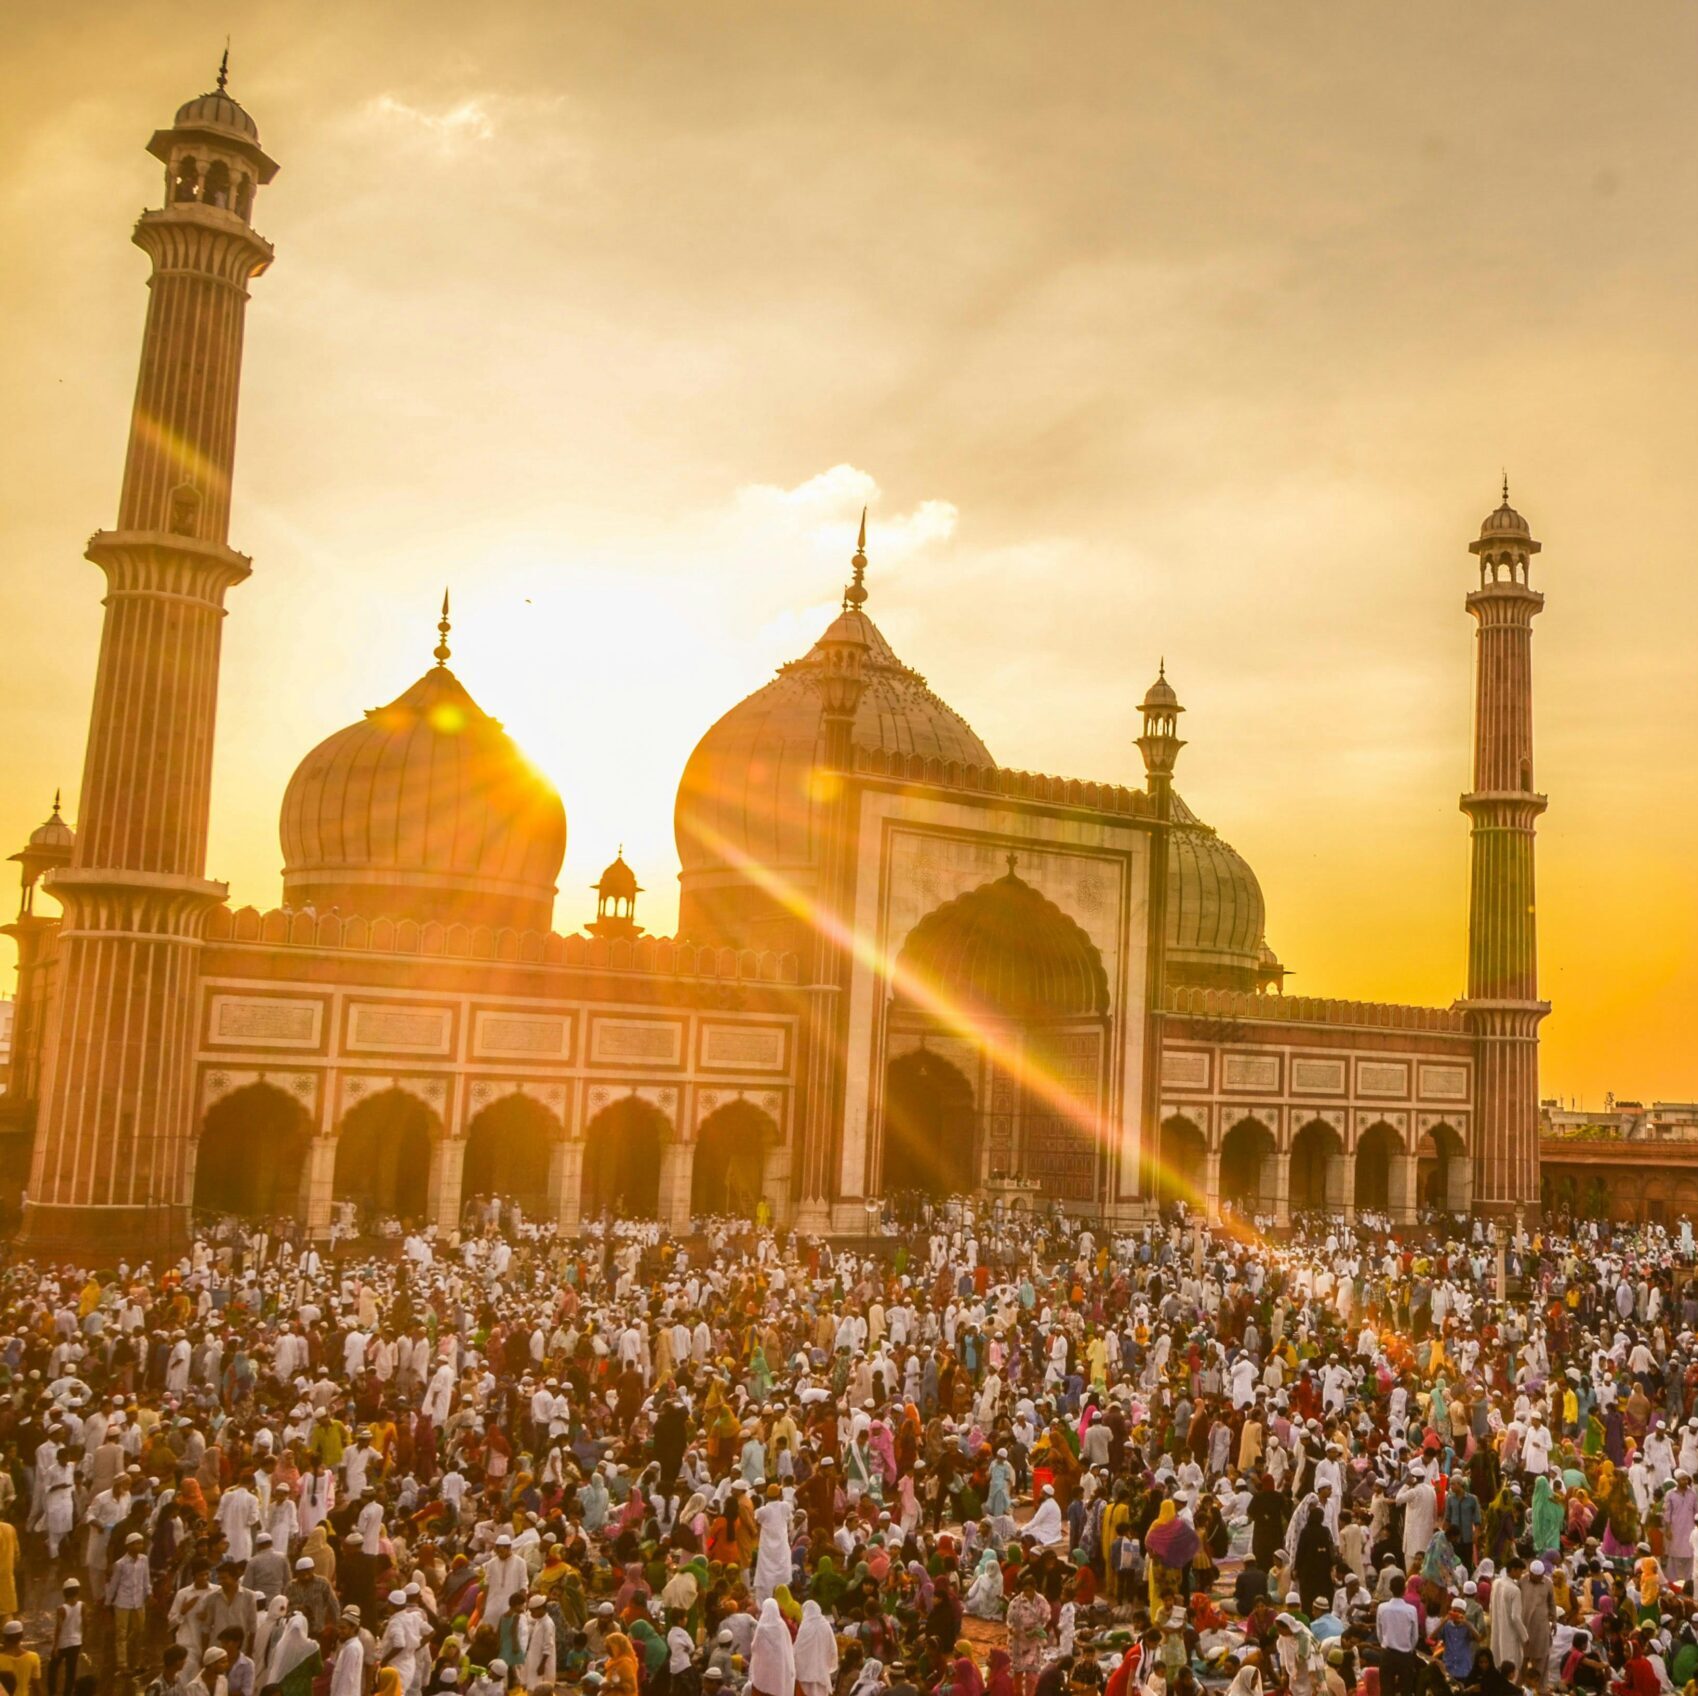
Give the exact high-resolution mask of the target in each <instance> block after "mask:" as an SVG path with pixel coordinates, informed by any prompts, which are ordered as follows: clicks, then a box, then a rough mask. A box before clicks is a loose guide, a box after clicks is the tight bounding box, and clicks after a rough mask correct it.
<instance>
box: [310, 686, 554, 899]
mask: <svg viewBox="0 0 1698 1696" xmlns="http://www.w3.org/2000/svg"><path fill="white" fill-rule="evenodd" d="M280 834H281V837H282V842H283V892H284V897H285V899H286V900H287V901H289V902H290V903H292V904H293V905H295V906H305V905H312V906H314V907H317V908H319V909H321V910H322V909H324V908H326V907H329V906H335V907H338V908H340V909H341V911H343V912H344V913H360V914H363V915H364V916H365V917H367V918H373V919H375V918H414V919H418V920H420V921H423V920H426V919H431V918H436V919H441V920H443V921H444V922H447V921H448V920H450V919H459V920H461V921H463V922H466V923H474V924H494V925H512V926H513V927H514V928H516V929H535V930H546V929H548V928H549V926H550V923H551V921H552V915H553V907H554V893H555V889H554V880H555V878H556V876H557V875H558V874H559V871H560V863H561V861H562V860H563V859H564V858H565V854H566V811H565V808H564V807H562V806H561V804H560V797H559V796H558V795H557V794H556V793H555V791H554V789H553V787H552V786H551V785H550V784H549V783H548V781H547V780H546V779H545V778H544V777H542V776H541V775H540V774H539V773H538V772H537V771H536V770H535V769H534V768H533V767H532V766H531V765H530V763H529V762H528V761H527V760H526V759H525V756H524V755H523V754H522V753H521V752H520V751H519V749H518V747H517V745H516V744H515V743H514V741H513V739H512V738H511V737H510V736H509V735H508V734H507V733H506V731H504V730H503V729H502V728H501V725H500V724H499V723H498V722H497V721H496V720H495V719H493V718H491V717H490V716H489V715H488V714H487V713H486V712H484V710H483V709H482V708H481V707H480V706H479V705H478V704H477V702H476V701H474V700H473V699H472V698H471V696H470V695H469V694H468V693H467V692H466V689H465V687H464V685H463V684H462V683H461V682H460V680H459V679H458V678H457V677H456V676H455V675H454V673H453V672H451V671H450V670H449V669H448V668H447V666H446V665H438V666H436V667H434V668H433V669H432V670H430V671H427V672H426V673H425V674H424V676H423V677H421V678H420V679H419V680H418V682H417V683H415V684H414V685H413V686H412V688H410V689H409V690H407V692H406V693H405V694H404V695H401V696H400V697H398V698H397V699H396V700H394V701H391V702H390V703H389V705H388V706H386V707H379V708H377V709H376V710H374V711H372V712H368V713H367V714H366V716H365V718H364V719H363V720H362V721H361V722H360V723H358V724H353V725H349V726H348V728H347V729H345V730H339V731H337V733H336V734H335V735H334V736H331V737H329V738H327V739H326V740H325V741H323V742H321V743H320V744H319V745H318V746H317V747H316V748H315V749H313V751H312V752H311V753H310V754H308V755H307V757H306V758H305V759H304V760H303V761H302V762H301V764H300V766H299V768H298V769H297V770H296V772H295V775H294V776H293V777H292V778H291V779H290V780H289V787H288V789H287V790H286V791H285V793H284V796H283V815H282V820H281V824H280Z"/></svg>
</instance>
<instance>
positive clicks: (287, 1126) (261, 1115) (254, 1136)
mask: <svg viewBox="0 0 1698 1696" xmlns="http://www.w3.org/2000/svg"><path fill="white" fill-rule="evenodd" d="M311 1138H312V1121H311V1119H310V1118H309V1116H308V1114H307V1110H306V1108H305V1107H303V1106H302V1105H301V1103H300V1102H299V1101H297V1100H296V1099H295V1098H294V1097H293V1096H290V1095H285V1094H284V1092H283V1091H282V1090H280V1089H278V1088H277V1086H276V1085H275V1084H268V1083H265V1082H264V1081H263V1080H262V1081H261V1082H259V1083H252V1084H249V1085H247V1087H246V1088H244V1089H238V1090H235V1091H233V1092H232V1093H231V1094H229V1095H227V1096H225V1097H224V1098H223V1100H222V1101H219V1102H216V1103H215V1104H214V1105H213V1106H212V1107H211V1108H210V1109H209V1110H208V1112H207V1115H206V1118H205V1119H204V1120H203V1121H202V1123H201V1132H200V1140H199V1142H198V1143H197V1145H196V1149H195V1206H196V1207H197V1208H198V1209H200V1210H201V1211H203V1212H207V1213H245V1214H250V1215H256V1216H264V1215H270V1214H278V1213H294V1212H296V1211H298V1210H299V1207H300V1202H301V1174H302V1172H303V1171H304V1170H305V1168H306V1160H307V1146H308V1144H309V1142H310V1141H311Z"/></svg>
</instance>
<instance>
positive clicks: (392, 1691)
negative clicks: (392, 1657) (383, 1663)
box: [376, 1667, 401, 1696]
mask: <svg viewBox="0 0 1698 1696" xmlns="http://www.w3.org/2000/svg"><path fill="white" fill-rule="evenodd" d="M376 1696H401V1669H400V1668H399V1667H379V1668H378V1673H377V1691H376Z"/></svg>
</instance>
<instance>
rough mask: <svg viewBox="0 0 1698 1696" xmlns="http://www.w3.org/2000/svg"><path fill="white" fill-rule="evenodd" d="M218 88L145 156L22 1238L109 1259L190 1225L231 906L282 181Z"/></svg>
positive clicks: (250, 124) (166, 1239)
mask: <svg viewBox="0 0 1698 1696" xmlns="http://www.w3.org/2000/svg"><path fill="white" fill-rule="evenodd" d="M225 58H226V63H225V64H224V65H222V66H220V68H219V73H218V86H217V88H216V89H215V90H213V92H211V93H210V94H203V95H201V96H200V98H199V99H196V100H191V101H190V102H189V103H188V104H187V105H186V106H184V107H182V108H181V110H179V111H178V113H177V117H176V122H175V123H174V124H173V125H172V127H171V128H170V129H168V130H160V131H158V132H157V133H156V134H155V135H154V137H153V139H152V141H150V142H149V144H148V151H149V152H150V153H151V154H152V155H153V156H154V157H155V158H156V159H157V160H159V162H160V163H161V165H162V166H163V167H164V171H165V203H164V205H163V207H162V208H161V209H160V210H159V211H157V212H144V213H143V214H142V215H141V218H140V220H139V221H138V222H137V224H136V228H135V237H134V239H135V242H136V245H137V246H138V247H139V248H141V250H142V251H143V252H144V253H145V254H146V255H147V256H148V258H149V259H150V260H151V261H152V262H153V275H152V277H151V278H150V280H149V285H148V286H149V289H150V291H151V292H150V296H149V300H148V310H147V325H146V328H145V329H144V331H143V334H142V353H141V374H140V377H139V379H138V381H137V384H136V399H135V407H134V410H133V412H132V414H131V419H130V441H129V450H128V454H127V457H126V459H125V462H124V485H123V492H122V494H121V496H120V499H119V505H118V525H117V528H116V529H113V530H104V531H101V532H99V533H98V534H96V535H95V536H94V537H93V538H92V539H91V540H90V542H89V546H88V557H89V559H91V560H92V561H93V562H94V563H95V564H96V565H98V566H99V567H100V568H101V570H102V571H104V572H105V573H106V620H105V624H104V626H103V628H102V630H101V637H100V659H99V663H98V667H97V670H96V674H95V685H94V705H93V708H92V711H91V713H90V718H89V732H88V751H87V755H86V758H85V761H84V765H83V788H82V805H81V808H80V810H79V815H78V831H77V842H76V848H75V851H74V853H73V856H72V859H71V864H70V866H69V867H67V868H66V869H65V870H63V871H60V872H57V873H55V874H53V876H52V880H51V888H52V892H53V894H54V895H55V896H57V897H58V899H59V902H60V905H61V906H62V907H63V909H64V922H63V924H62V926H61V928H60V933H59V964H58V978H57V989H56V995H55V1001H54V1006H53V1009H52V1013H51V1015H50V1019H49V1023H48V1027H47V1036H46V1053H45V1058H44V1071H43V1078H42V1101H41V1113H40V1119H39V1122H38V1126H37V1131H36V1140H35V1153H34V1159H33V1162H32V1165H31V1170H30V1181H29V1190H28V1194H27V1205H26V1209H25V1215H24V1238H25V1240H26V1241H27V1242H28V1243H29V1245H30V1246H31V1248H32V1251H33V1252H36V1253H38V1254H46V1253H51V1252H54V1251H56V1250H58V1251H64V1252H66V1253H80V1252H83V1251H88V1250H95V1249H98V1251H99V1255H100V1258H101V1260H102V1261H108V1262H109V1261H111V1260H113V1259H114V1258H115V1257H116V1256H118V1255H120V1254H124V1253H130V1254H134V1253H137V1252H159V1251H166V1250H169V1249H171V1248H172V1247H174V1246H175V1245H177V1244H179V1243H181V1242H182V1241H183V1240H184V1239H185V1237H186V1232H187V1224H188V1203H189V1194H188V1185H189V1149H190V1139H191V1129H192V1121H193V1106H192V1102H191V1100H190V1086H191V1074H192V1068H193V1053H194V1047H195V1031H194V1012H195V981H196V968H197V960H198V954H199V948H200V939H201V932H202V927H203V924H204V922H205V917H206V913H207V911H208V909H209V908H211V907H213V906H214V905H216V904H217V903H218V902H219V901H221V900H222V899H223V898H224V895H225V893H226V891H225V888H224V886H223V885H222V884H219V883H210V882H208V881H207V879H206V832H207V820H208V815H209V812H210V785H211V778H212V736H213V719H214V716H215V713H216V710H217V705H218V655H219V644H220V634H221V625H222V623H223V619H224V593H225V591H226V590H227V589H229V588H230V587H231V586H232V585H234V584H237V583H240V582H241V581H242V580H243V578H245V577H246V576H247V575H248V571H249V562H248V560H247V559H246V558H245V557H244V556H243V555H241V554H239V553H236V552H234V551H233V550H232V549H231V548H230V547H229V545H228V544H227V542H226V535H227V532H228V529H229V521H230V474H231V469H232V467H233V465H234V463H235V453H236V397H237V390H238V388H239V385H240V379H241V370H242V324H243V318H244V315H245V313H246V309H247V300H248V282H249V280H250V279H251V278H253V277H256V276H258V275H259V273H260V272H261V271H263V270H264V269H265V268H266V266H267V265H268V264H269V263H270V262H271V244H270V243H269V242H267V241H266V240H264V239H263V238H262V237H261V236H258V235H256V234H255V233H254V231H253V229H252V228H251V227H250V225H249V218H250V216H251V214H252V211H253V201H254V194H255V190H256V189H257V188H258V187H259V186H260V185H261V184H264V183H268V182H270V181H271V179H272V177H273V176H275V175H276V172H277V167H276V165H275V164H274V163H273V162H272V161H271V160H270V159H269V158H267V157H266V155H265V154H264V152H262V151H261V149H260V145H259V131H258V129H257V128H256V127H255V125H254V121H253V119H252V118H250V117H249V116H248V115H247V113H246V112H244V111H243V110H242V108H241V107H240V106H238V105H237V104H236V102H235V101H234V100H232V99H231V98H230V96H229V95H228V94H227V93H226V92H225V79H226V74H227V69H228V54H226V56H225Z"/></svg>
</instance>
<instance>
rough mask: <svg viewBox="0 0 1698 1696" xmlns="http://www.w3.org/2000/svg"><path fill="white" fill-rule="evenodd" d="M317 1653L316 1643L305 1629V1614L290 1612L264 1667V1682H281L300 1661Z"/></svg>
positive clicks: (308, 1658)
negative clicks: (269, 1661)
mask: <svg viewBox="0 0 1698 1696" xmlns="http://www.w3.org/2000/svg"><path fill="white" fill-rule="evenodd" d="M317 1653H318V1645H317V1644H316V1643H315V1642H314V1641H313V1640H312V1634H311V1633H310V1632H309V1631H308V1630H307V1616H306V1615H305V1614H300V1613H296V1614H290V1616H289V1623H288V1624H287V1625H286V1626H284V1628H283V1635H282V1636H281V1637H280V1638H279V1639H278V1640H277V1643H276V1644H275V1646H274V1647H273V1648H272V1651H271V1664H270V1665H269V1666H268V1667H267V1668H266V1669H265V1679H264V1682H265V1683H266V1684H281V1683H282V1682H283V1680H284V1679H285V1678H287V1677H288V1676H289V1674H290V1673H292V1672H293V1671H294V1670H295V1668H296V1667H298V1666H299V1665H300V1664H301V1662H302V1661H305V1660H310V1659H311V1658H312V1657H313V1656H314V1655H316V1654H317Z"/></svg>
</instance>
